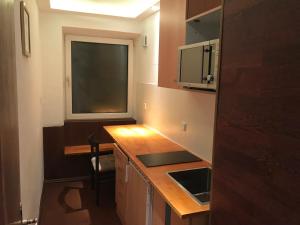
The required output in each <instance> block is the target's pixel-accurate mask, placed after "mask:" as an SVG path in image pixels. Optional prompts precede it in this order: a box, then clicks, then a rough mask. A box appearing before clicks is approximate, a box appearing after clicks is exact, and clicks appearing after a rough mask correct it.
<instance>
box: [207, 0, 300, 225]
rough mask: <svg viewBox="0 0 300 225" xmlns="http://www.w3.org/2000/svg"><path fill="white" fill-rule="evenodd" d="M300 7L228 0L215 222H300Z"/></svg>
mask: <svg viewBox="0 0 300 225" xmlns="http://www.w3.org/2000/svg"><path fill="white" fill-rule="evenodd" d="M299 12H300V4H299V1H298V0H287V1H279V0H256V1H240V0H225V1H224V24H223V40H222V62H221V72H220V87H219V94H218V107H217V112H218V113H217V121H216V123H217V126H216V133H215V147H214V158H213V185H212V188H213V189H212V202H211V205H212V220H211V225H224V221H225V224H230V225H245V224H247V225H299V223H300V214H299V212H300V191H299V190H300V86H299V84H300V39H299V37H300V29H299V28H300V13H299Z"/></svg>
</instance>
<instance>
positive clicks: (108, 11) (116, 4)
mask: <svg viewBox="0 0 300 225" xmlns="http://www.w3.org/2000/svg"><path fill="white" fill-rule="evenodd" d="M38 2H39V6H40V8H41V9H42V10H63V11H71V12H80V13H91V14H98V15H106V16H117V17H128V18H137V17H139V16H140V15H142V14H144V13H145V12H146V11H149V10H150V11H151V10H152V11H157V10H158V9H159V0H38Z"/></svg>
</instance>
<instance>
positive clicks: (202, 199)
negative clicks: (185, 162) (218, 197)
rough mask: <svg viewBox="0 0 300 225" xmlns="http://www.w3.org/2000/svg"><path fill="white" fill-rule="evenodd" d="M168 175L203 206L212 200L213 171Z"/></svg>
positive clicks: (204, 170) (176, 172)
mask: <svg viewBox="0 0 300 225" xmlns="http://www.w3.org/2000/svg"><path fill="white" fill-rule="evenodd" d="M168 175H169V176H170V177H171V178H172V179H173V180H174V181H175V182H176V183H177V184H178V185H179V186H180V187H181V188H183V189H184V190H185V191H187V192H188V193H189V194H190V195H191V196H192V197H194V198H195V199H196V200H197V201H198V202H199V203H201V204H208V203H209V199H210V186H211V169H210V168H199V169H191V170H181V171H172V172H168Z"/></svg>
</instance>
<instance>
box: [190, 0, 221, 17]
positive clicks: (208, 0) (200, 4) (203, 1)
mask: <svg viewBox="0 0 300 225" xmlns="http://www.w3.org/2000/svg"><path fill="white" fill-rule="evenodd" d="M221 4H222V0H187V6H186V18H187V19H189V18H191V17H194V16H197V15H199V14H201V13H204V12H206V11H209V10H211V9H214V8H216V7H218V6H221Z"/></svg>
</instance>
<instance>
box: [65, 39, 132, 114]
mask: <svg viewBox="0 0 300 225" xmlns="http://www.w3.org/2000/svg"><path fill="white" fill-rule="evenodd" d="M71 54H72V60H71V63H72V113H74V114H76V113H126V112H127V99H128V98H127V96H128V46H127V45H117V44H102V43H88V42H79V41H72V42H71Z"/></svg>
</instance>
